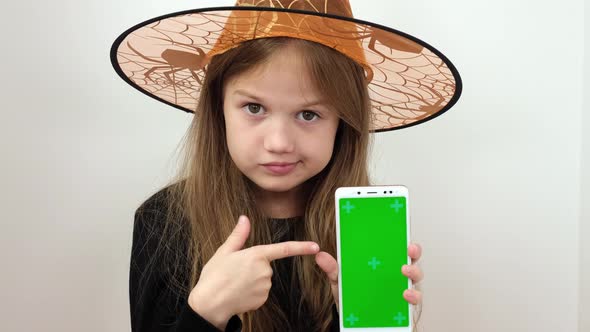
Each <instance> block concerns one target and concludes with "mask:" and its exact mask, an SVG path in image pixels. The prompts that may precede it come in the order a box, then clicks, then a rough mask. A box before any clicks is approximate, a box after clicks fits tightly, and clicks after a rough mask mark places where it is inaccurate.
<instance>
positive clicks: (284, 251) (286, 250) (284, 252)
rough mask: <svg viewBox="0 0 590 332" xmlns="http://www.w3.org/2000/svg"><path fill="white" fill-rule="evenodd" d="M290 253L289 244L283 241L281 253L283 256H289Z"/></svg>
mask: <svg viewBox="0 0 590 332" xmlns="http://www.w3.org/2000/svg"><path fill="white" fill-rule="evenodd" d="M290 253H291V248H290V247H289V244H287V243H285V244H283V245H282V246H281V254H282V255H283V256H289V254H290Z"/></svg>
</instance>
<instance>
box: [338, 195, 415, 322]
mask: <svg viewBox="0 0 590 332" xmlns="http://www.w3.org/2000/svg"><path fill="white" fill-rule="evenodd" d="M394 196H404V197H405V198H406V232H407V234H406V239H407V244H406V248H407V246H409V245H410V234H411V232H410V224H411V223H410V196H409V190H408V188H407V187H406V186H404V185H380V186H367V187H339V188H337V189H336V192H335V194H334V199H335V210H336V215H335V217H336V218H335V219H336V250H337V253H338V262H340V257H341V256H340V255H341V248H340V208H339V204H338V201H339V200H340V199H342V198H361V197H394ZM407 264H411V258H410V257H409V256H408V257H407ZM400 268H401V267H400ZM338 276H339V278H338V294H340V295H341V294H342V278H341V277H340V276H342V266H341V264H340V263H338ZM412 288H413V287H412V280H411V279H410V278H408V289H412ZM338 302H339V303H338V308H339V310H338V317H339V325H340V331H348V332H412V330H413V328H414V326H413V325H414V322H413V314H412V308H413V306H412V305H411V304H410V303H408V306H409V308H408V323H409V326H403V327H344V321H343V319H344V317H343V310H341V309H342V296H338Z"/></svg>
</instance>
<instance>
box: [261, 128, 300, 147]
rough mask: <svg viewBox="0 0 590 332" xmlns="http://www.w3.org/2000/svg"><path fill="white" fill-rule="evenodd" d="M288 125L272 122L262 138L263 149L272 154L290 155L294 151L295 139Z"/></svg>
mask: <svg viewBox="0 0 590 332" xmlns="http://www.w3.org/2000/svg"><path fill="white" fill-rule="evenodd" d="M293 135H294V134H293V130H292V129H291V128H290V127H289V124H287V123H285V122H284V121H272V122H271V123H269V127H268V128H267V131H266V133H265V136H264V148H265V149H266V150H267V151H269V152H273V153H291V152H293V151H294V150H295V137H294V136H293Z"/></svg>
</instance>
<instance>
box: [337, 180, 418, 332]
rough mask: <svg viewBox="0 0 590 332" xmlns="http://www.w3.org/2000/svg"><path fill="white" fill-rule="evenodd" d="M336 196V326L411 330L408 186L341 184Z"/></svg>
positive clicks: (361, 331)
mask: <svg viewBox="0 0 590 332" xmlns="http://www.w3.org/2000/svg"><path fill="white" fill-rule="evenodd" d="M335 198H336V231H337V251H338V263H339V278H338V289H339V294H340V296H339V302H340V303H339V316H340V331H351V332H352V331H354V332H377V331H379V332H381V331H383V332H411V331H412V324H413V322H412V313H411V307H410V304H409V303H408V302H407V301H406V300H405V299H404V297H403V293H404V291H405V290H406V289H408V288H411V287H412V281H411V279H409V278H408V277H406V276H404V275H403V274H402V266H403V265H404V264H410V263H411V259H410V257H409V256H408V245H409V244H410V215H409V212H410V208H409V196H408V189H407V188H406V187H405V186H401V185H395V186H370V187H340V188H338V189H337V190H336V194H335Z"/></svg>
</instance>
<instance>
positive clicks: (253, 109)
mask: <svg viewBox="0 0 590 332" xmlns="http://www.w3.org/2000/svg"><path fill="white" fill-rule="evenodd" d="M243 108H244V109H245V111H246V112H247V113H250V114H254V115H256V114H260V113H262V105H260V104H254V103H248V104H246V105H244V107H243Z"/></svg>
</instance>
